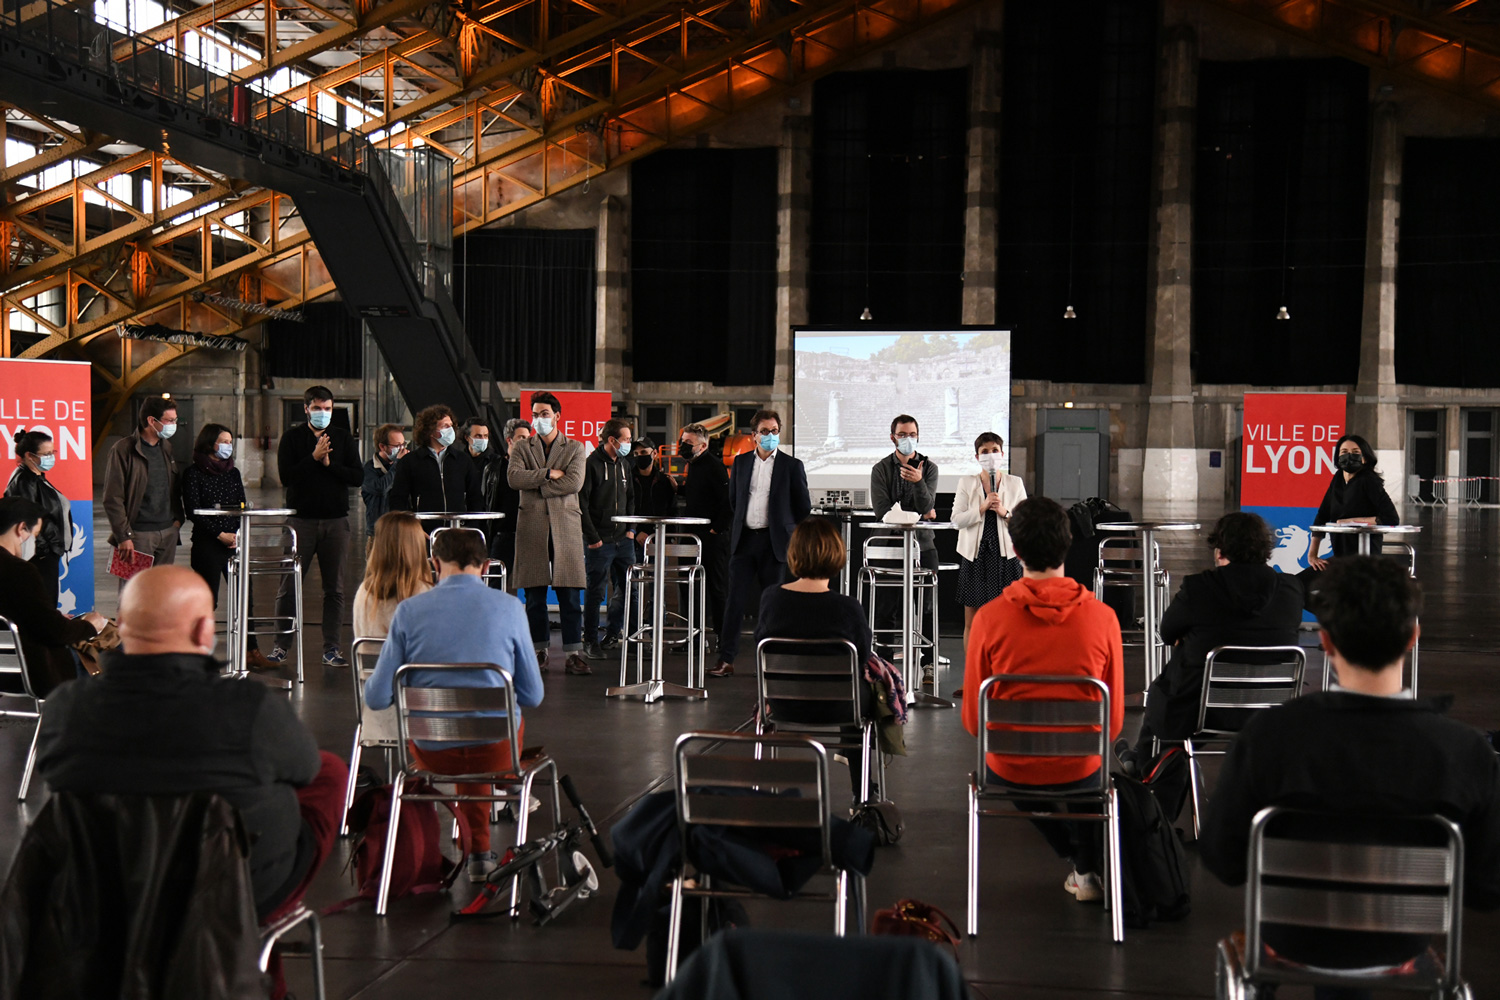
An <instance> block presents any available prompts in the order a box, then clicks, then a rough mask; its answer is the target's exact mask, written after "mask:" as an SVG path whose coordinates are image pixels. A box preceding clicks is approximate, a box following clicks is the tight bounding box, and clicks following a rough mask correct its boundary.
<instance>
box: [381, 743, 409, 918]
mask: <svg viewBox="0 0 1500 1000" xmlns="http://www.w3.org/2000/svg"><path fill="white" fill-rule="evenodd" d="M405 789H406V772H405V771H399V772H397V774H396V780H395V781H394V782H393V783H392V784H391V818H390V824H389V825H388V826H387V827H386V831H385V857H384V858H383V859H382V860H381V864H380V888H379V890H378V891H376V893H375V915H376V916H377V917H383V916H385V909H386V903H387V902H389V900H390V895H391V868H392V867H394V866H395V863H396V831H397V830H399V829H400V828H401V793H402V792H403V791H404V790H405Z"/></svg>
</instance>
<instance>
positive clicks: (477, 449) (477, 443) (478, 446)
mask: <svg viewBox="0 0 1500 1000" xmlns="http://www.w3.org/2000/svg"><path fill="white" fill-rule="evenodd" d="M489 446H490V439H489V438H470V439H469V447H470V448H473V449H474V454H476V455H483V454H484V451H485V449H486V448H488V447H489Z"/></svg>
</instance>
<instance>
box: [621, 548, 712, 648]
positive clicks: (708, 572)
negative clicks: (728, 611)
mask: <svg viewBox="0 0 1500 1000" xmlns="http://www.w3.org/2000/svg"><path fill="white" fill-rule="evenodd" d="M698 541H699V542H700V543H702V545H703V575H704V583H705V584H706V585H707V588H708V625H709V628H711V629H713V630H714V634H716V635H718V636H719V637H720V638H721V639H722V638H723V636H724V598H725V596H726V595H725V591H726V590H728V588H729V538H728V536H726V535H720V534H715V533H712V532H707V531H705V532H704V533H703V534H701V535H699V536H698ZM642 558H645V557H644V556H642ZM677 596H678V601H679V602H680V604H681V607H683V608H684V609H685V608H686V607H687V584H682V585H681V586H680V587H679V588H678V595H677ZM684 613H686V612H684Z"/></svg>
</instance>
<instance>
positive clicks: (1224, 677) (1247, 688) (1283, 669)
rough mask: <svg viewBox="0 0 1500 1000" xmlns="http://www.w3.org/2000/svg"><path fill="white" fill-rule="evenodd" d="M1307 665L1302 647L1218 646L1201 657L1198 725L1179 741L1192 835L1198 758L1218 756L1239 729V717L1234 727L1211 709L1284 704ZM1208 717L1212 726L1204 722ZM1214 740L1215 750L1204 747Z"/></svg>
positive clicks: (1198, 817)
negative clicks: (1185, 762) (1188, 790)
mask: <svg viewBox="0 0 1500 1000" xmlns="http://www.w3.org/2000/svg"><path fill="white" fill-rule="evenodd" d="M1306 669H1307V650H1305V649H1303V648H1302V647H1301V646H1220V647H1218V648H1217V649H1213V650H1210V651H1209V654H1208V657H1207V659H1205V660H1204V661H1203V694H1202V697H1201V698H1200V699H1199V702H1198V725H1197V728H1196V729H1194V730H1193V735H1192V736H1190V737H1188V738H1187V739H1186V740H1183V743H1182V746H1183V749H1184V750H1186V751H1187V756H1188V776H1189V785H1188V787H1189V788H1191V789H1192V793H1193V836H1194V837H1196V836H1198V830H1199V828H1200V827H1201V826H1202V815H1203V789H1202V785H1203V769H1202V768H1201V767H1200V766H1199V764H1198V758H1199V757H1204V756H1216V757H1222V756H1223V755H1224V754H1225V753H1227V752H1228V751H1229V744H1230V743H1231V742H1233V740H1234V737H1235V735H1236V734H1238V733H1239V731H1240V730H1241V729H1243V728H1244V726H1245V722H1247V721H1249V720H1248V719H1244V718H1241V719H1240V721H1239V725H1237V726H1236V727H1235V728H1233V729H1228V728H1225V727H1224V720H1223V719H1222V717H1220V718H1219V719H1214V720H1210V719H1209V717H1208V713H1209V712H1210V711H1221V712H1222V711H1237V712H1243V711H1259V710H1261V709H1265V708H1275V707H1276V706H1277V705H1284V704H1286V703H1287V702H1289V701H1291V700H1292V699H1293V698H1295V697H1297V696H1298V695H1300V694H1301V693H1302V674H1303V672H1304V671H1305V670H1306ZM1210 721H1212V722H1214V723H1215V725H1212V726H1211V725H1209V722H1210ZM1205 744H1213V745H1215V749H1213V750H1209V749H1206V748H1205Z"/></svg>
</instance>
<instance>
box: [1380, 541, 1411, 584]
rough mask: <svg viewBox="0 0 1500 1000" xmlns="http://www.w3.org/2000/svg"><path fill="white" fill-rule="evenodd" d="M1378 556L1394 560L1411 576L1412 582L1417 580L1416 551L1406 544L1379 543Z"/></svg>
mask: <svg viewBox="0 0 1500 1000" xmlns="http://www.w3.org/2000/svg"><path fill="white" fill-rule="evenodd" d="M1380 554H1381V555H1383V556H1385V557H1386V558H1387V559H1395V560H1396V561H1398V562H1399V563H1401V565H1403V566H1405V567H1406V572H1408V573H1410V574H1411V578H1412V579H1413V580H1415V579H1416V578H1417V550H1416V549H1414V548H1412V547H1411V546H1410V545H1409V544H1407V543H1406V542H1385V541H1383V542H1381V543H1380Z"/></svg>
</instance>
